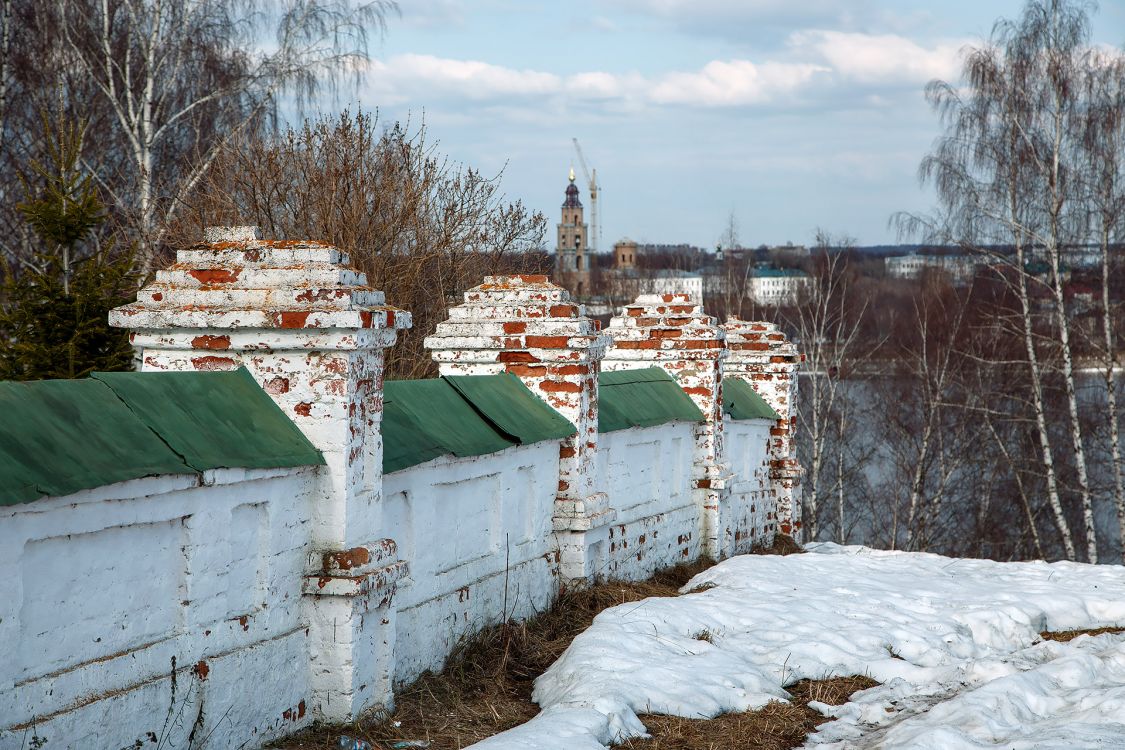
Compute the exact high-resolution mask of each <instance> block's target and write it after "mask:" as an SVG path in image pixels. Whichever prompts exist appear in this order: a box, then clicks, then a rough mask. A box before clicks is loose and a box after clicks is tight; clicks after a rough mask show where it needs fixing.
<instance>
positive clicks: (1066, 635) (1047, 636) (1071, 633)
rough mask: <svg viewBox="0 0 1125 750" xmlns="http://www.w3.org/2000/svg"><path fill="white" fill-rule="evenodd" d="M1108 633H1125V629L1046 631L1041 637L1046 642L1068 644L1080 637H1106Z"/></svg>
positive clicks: (1111, 627) (1117, 627)
mask: <svg viewBox="0 0 1125 750" xmlns="http://www.w3.org/2000/svg"><path fill="white" fill-rule="evenodd" d="M1106 633H1125V627H1119V626H1116V625H1111V626H1109V627H1106V628H1089V629H1087V630H1045V631H1043V632H1042V633H1040V634H1039V637H1040V638H1042V639H1043V640H1045V641H1060V642H1062V643H1066V642H1067V641H1073V640H1074V639H1075V638H1077V637H1078V636H1080V635H1105V634H1106Z"/></svg>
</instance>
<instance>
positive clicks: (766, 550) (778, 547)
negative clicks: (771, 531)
mask: <svg viewBox="0 0 1125 750" xmlns="http://www.w3.org/2000/svg"><path fill="white" fill-rule="evenodd" d="M804 553H805V548H804V547H802V546H801V545H799V544H797V542H795V541H794V540H793V537H791V536H789V535H787V534H777V535H775V536H774V538H773V544H771V545H770V546H768V547H755V548H754V549H752V550H750V554H752V555H803V554H804Z"/></svg>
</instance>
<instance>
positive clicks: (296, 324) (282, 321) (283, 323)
mask: <svg viewBox="0 0 1125 750" xmlns="http://www.w3.org/2000/svg"><path fill="white" fill-rule="evenodd" d="M310 314H311V311H309V310H295V311H291V312H282V313H278V314H277V315H276V316H275V317H276V321H277V325H278V326H279V327H281V328H304V327H305V323H306V322H307V321H308V319H309V315H310ZM369 314H370V313H369Z"/></svg>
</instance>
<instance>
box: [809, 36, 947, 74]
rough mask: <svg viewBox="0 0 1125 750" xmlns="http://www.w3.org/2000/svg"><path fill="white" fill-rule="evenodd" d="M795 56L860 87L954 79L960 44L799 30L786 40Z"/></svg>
mask: <svg viewBox="0 0 1125 750" xmlns="http://www.w3.org/2000/svg"><path fill="white" fill-rule="evenodd" d="M789 44H790V47H791V48H792V49H793V51H794V52H795V53H796V54H797V55H798V56H802V57H804V56H809V55H812V56H814V57H819V58H820V59H821V60H823V61H824V62H826V63H827V64H828V65H829V66H831V67H832V69H833V70H835V71H836V72H837V73H838V74H839V75H840V76H841V77H842V78H845V79H848V80H851V81H855V82H858V83H864V84H880V83H924V82H926V81H929V80H931V79H933V78H942V79H945V80H954V79H956V78H957V73H958V58H959V52H960V48H961V44H960V43H940V44H936V45H935V46H932V47H923V46H922V45H920V44H918V43H917V42H914V41H911V40H910V39H907V38H905V37H902V36H898V35H895V34H856V33H849V32H844V31H801V32H797V33H794V34H792V35H791V36H790V37H789Z"/></svg>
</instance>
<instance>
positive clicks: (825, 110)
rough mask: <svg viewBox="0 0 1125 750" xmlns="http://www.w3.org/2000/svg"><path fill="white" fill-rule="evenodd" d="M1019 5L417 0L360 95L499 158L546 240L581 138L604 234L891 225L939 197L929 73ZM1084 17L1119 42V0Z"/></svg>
mask: <svg viewBox="0 0 1125 750" xmlns="http://www.w3.org/2000/svg"><path fill="white" fill-rule="evenodd" d="M1021 7H1022V2H1019V1H1018V0H1002V1H1000V2H993V3H988V4H981V3H970V2H966V1H964V0H957V1H955V2H948V3H943V4H940V5H938V4H933V3H923V2H917V1H916V0H910V1H908V2H896V3H891V2H888V1H887V0H882V1H877V0H856V1H854V2H844V3H840V2H828V1H827V0H824V1H821V0H813V1H811V2H806V3H803V4H802V5H801V7H800V8H792V7H789V6H788V4H786V3H784V2H780V0H752V1H749V2H738V1H737V0H700V1H699V2H687V0H611V1H610V2H602V3H593V2H588V1H586V0H579V1H576V2H572V3H567V4H551V5H546V4H531V3H516V2H510V1H509V0H477V1H476V2H472V3H470V2H468V1H467V0H412V1H411V2H408V3H402V4H401V11H402V12H401V17H392V19H391V23H390V25H389V29H388V32H387V34H386V36H385V38H384V39H382V40H381V41H378V42H376V43H374V44H373V45H372V51H373V53H374V54H373V58H372V61H371V62H370V64H369V69H368V71H367V75H366V76H365V77H364V79H363V81H362V83H361V84H360V89H359V92H358V96H357V99H356V103H358V105H359V106H362V107H363V108H365V109H369V110H371V109H376V108H377V109H378V110H379V112H380V115H381V117H382V119H383V121H384V122H391V121H394V120H405V119H407V118H409V119H410V120H411V122H412V123H414V125H415V126H417V124H418V123H419V122H421V121H423V119H424V121H425V123H426V125H427V128H428V130H429V137H430V139H431V141H436V142H438V150H439V151H440V152H441V153H443V154H446V155H448V156H449V157H450V158H451V159H453V160H455V161H457V162H461V163H464V164H465V165H466V166H470V167H474V168H477V169H480V170H481V171H483V172H484V173H486V174H494V173H497V172H499V171H500V170H504V175H503V188H504V192H505V194H506V195H507V196H508V198H509V199H512V200H517V199H518V200H522V201H523V202H524V203H525V204H526V205H528V206H529V207H531V208H533V209H535V210H539V211H543V212H544V214H545V215H546V217H547V220H548V228H547V232H546V234H545V237H544V242H545V244H546V245H547V247H548V248H549V249H553V248H551V246H552V243H553V234H554V232H553V228H554V224H555V222H557V221H558V217H559V207H560V206H561V204H562V201H563V194H564V189H565V187H566V184H567V173H568V171H569V170H570V168H571V167H574V168H575V169H576V170H577V171H578V183H579V185H580V186H581V187H582V201H583V203H584V204H586V205H587V207H589V194H588V191H587V190H586V185H585V180H584V178H583V175H582V170H581V167H580V164H579V162H578V159H577V157H576V155H575V152H574V149H573V146H572V144H571V138H573V137H577V138H578V140H579V141H580V143H581V144H582V147H583V150H584V152H585V155H586V159H587V161H588V162H589V164H590V166H591V167H593V168H596V169H597V171H598V178H599V180H598V181H599V183H600V184H601V187H602V190H601V194H600V196H599V203H600V213H601V224H602V227H601V230H602V231H601V238H600V242H599V244H598V249H599V250H600V251H607V250H610V249H611V248H612V245H613V243H614V242H615V241H617V240H618V239H620V238H622V237H625V236H628V237H630V238H632V239H634V240H636V241H638V242H642V243H644V242H658V243H680V242H685V243H691V244H695V245H699V246H702V247H714V246H715V244H716V243H717V242H718V240H719V238H720V235H722V234H723V232H724V229H725V226H726V224H727V218H728V216H729V215H730V214H731V213H732V212H733V214H734V216H735V218H736V221H737V224H738V228H739V235H740V239H741V241H742V242H743V243H744V244H748V245H758V244H761V243H766V244H771V245H775V244H784V243H786V242H790V241H791V242H794V243H797V244H802V243H805V244H807V243H809V242H811V240H812V237H813V234H814V232H815V231H816V229H817V228H823V229H825V230H827V231H829V232H831V233H833V234H837V235H847V236H850V237H853V238H854V239H855V240H856V241H857V242H859V243H860V244H869V245H870V244H885V243H894V242H897V241H898V238H897V236H896V234H895V232H894V230H893V229H892V228H890V227H889V226H888V219H889V218H890V216H891V215H892V214H893V213H894V212H896V211H926V210H928V209H929V208H930V207H931V206H932V204H933V199H932V195H931V194H930V193H929V191H928V190H926V189H923V188H922V187H921V186H920V185H919V184H918V180H917V177H916V172H917V167H918V163H919V161H920V160H921V158H922V157H923V155H924V154H925V153H926V151H927V150H928V149H929V147H930V145H931V144H932V142H933V140H934V138H936V137H937V136H938V134H939V123H938V120H937V117H936V115H935V114H934V113H932V112H931V110H930V108H929V106H928V105H927V104H926V103H925V101H924V96H923V87H924V86H925V84H926V82H928V81H929V80H931V79H934V78H941V79H944V80H956V79H957V77H958V70H959V63H958V60H959V55H960V52H961V50H962V49H963V48H964V47H965V46H966V45H969V44H976V43H979V42H980V41H982V40H983V39H984V38H986V37H987V35H988V33H989V32H990V30H991V28H992V24H993V23H994V22H995V20H996V19H997V18H1000V17H1006V18H1012V17H1015V16H1017V15H1018V13H1019V11H1020V8H1021ZM1093 32H1094V33H1093V36H1094V39H1095V41H1096V42H1098V43H1105V44H1114V45H1116V44H1120V43H1121V41H1122V38H1123V37H1125V9H1123V8H1122V7H1121V6H1120V5H1111V4H1108V3H1107V4H1103V6H1102V7H1101V9H1100V11H1099V12H1098V13H1097V14H1095V15H1094V16H1093ZM587 213H589V212H588V211H587ZM587 219H589V216H588V215H587Z"/></svg>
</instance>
